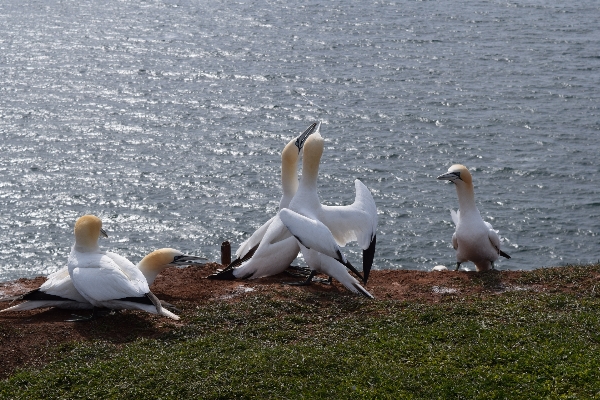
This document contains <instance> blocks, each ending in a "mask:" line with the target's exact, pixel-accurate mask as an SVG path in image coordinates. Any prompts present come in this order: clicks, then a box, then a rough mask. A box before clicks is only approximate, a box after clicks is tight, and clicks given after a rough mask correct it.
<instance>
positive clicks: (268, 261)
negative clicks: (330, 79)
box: [208, 123, 319, 280]
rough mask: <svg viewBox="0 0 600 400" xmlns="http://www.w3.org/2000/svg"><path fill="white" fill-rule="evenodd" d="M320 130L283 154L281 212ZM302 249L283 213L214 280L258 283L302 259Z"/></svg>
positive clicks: (254, 236) (314, 128)
mask: <svg viewBox="0 0 600 400" xmlns="http://www.w3.org/2000/svg"><path fill="white" fill-rule="evenodd" d="M318 129H319V124H317V123H313V124H311V125H310V126H309V127H308V129H306V130H305V131H304V132H303V133H302V134H300V135H299V136H298V137H296V138H294V139H292V140H290V141H289V142H288V144H287V145H286V146H285V147H284V148H283V151H282V152H281V186H282V191H283V194H282V196H281V200H280V201H279V210H281V209H283V208H285V207H287V206H288V205H289V204H290V201H291V200H292V198H293V197H294V195H295V194H296V190H297V189H298V160H299V158H300V153H301V152H302V149H303V147H304V143H305V142H306V140H307V139H308V137H309V136H310V135H311V134H313V133H314V132H315V131H317V130H318ZM299 252H300V246H298V242H297V241H296V239H295V238H294V237H293V236H292V235H291V234H290V233H289V231H288V230H287V229H285V226H284V225H283V224H282V223H281V220H280V219H279V213H277V214H276V215H275V216H274V217H272V218H271V219H270V220H268V221H267V222H266V223H264V224H263V225H262V226H261V227H260V228H258V229H257V230H256V231H255V232H254V233H253V234H252V235H251V236H250V238H248V239H247V240H246V241H245V242H243V243H242V244H241V245H240V247H239V248H238V250H237V251H236V253H235V255H236V259H235V260H234V261H233V262H232V263H231V264H229V265H228V266H227V267H226V268H225V269H224V270H223V271H220V272H218V273H216V274H214V275H211V276H209V277H208V278H210V279H225V280H227V279H236V278H239V279H256V278H263V277H266V276H271V275H277V274H279V273H281V272H283V271H285V270H286V269H287V268H288V267H289V266H290V264H291V263H292V261H294V259H295V258H296V257H297V256H298V253H299Z"/></svg>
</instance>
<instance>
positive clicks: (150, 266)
mask: <svg viewBox="0 0 600 400" xmlns="http://www.w3.org/2000/svg"><path fill="white" fill-rule="evenodd" d="M168 266H169V264H159V263H157V262H154V261H152V259H150V258H148V256H146V257H144V258H143V259H142V261H140V262H139V263H138V265H137V267H138V269H139V270H140V271H141V272H142V274H143V275H144V277H145V278H146V282H148V286H150V285H152V283H153V282H154V280H155V279H156V277H157V276H158V274H160V273H161V272H163V271H164V270H165V269H166V268H167V267H168Z"/></svg>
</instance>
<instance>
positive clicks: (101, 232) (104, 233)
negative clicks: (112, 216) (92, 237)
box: [100, 228, 108, 238]
mask: <svg viewBox="0 0 600 400" xmlns="http://www.w3.org/2000/svg"><path fill="white" fill-rule="evenodd" d="M100 236H102V237H105V238H107V237H108V235H107V233H106V231H105V230H104V229H102V228H100Z"/></svg>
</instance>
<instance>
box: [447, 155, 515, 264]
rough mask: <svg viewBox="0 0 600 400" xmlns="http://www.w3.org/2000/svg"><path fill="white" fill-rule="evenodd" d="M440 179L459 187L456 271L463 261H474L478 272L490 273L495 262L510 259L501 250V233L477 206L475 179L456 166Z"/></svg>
mask: <svg viewBox="0 0 600 400" xmlns="http://www.w3.org/2000/svg"><path fill="white" fill-rule="evenodd" d="M437 179H440V180H447V181H450V182H452V183H454V184H455V185H456V193H457V195H458V207H459V209H458V211H456V212H455V211H454V210H451V211H450V214H451V216H452V221H454V224H455V225H456V230H455V232H454V234H453V235H452V247H454V250H456V270H458V269H459V268H460V264H462V263H463V262H466V261H471V262H473V263H474V264H475V267H476V268H477V271H488V270H490V269H493V268H494V261H496V260H497V259H498V257H499V256H502V257H506V258H510V256H509V255H508V254H506V253H505V252H503V251H502V250H500V238H499V237H498V232H497V231H496V230H494V229H493V228H492V225H491V224H490V223H489V222H486V221H484V220H483V219H482V218H481V214H480V213H479V210H478V209H477V206H476V205H475V191H474V189H473V178H472V177H471V173H470V172H469V170H468V169H467V168H466V167H465V166H464V165H460V164H455V165H453V166H451V167H450V168H449V169H448V172H447V173H445V174H443V175H440V176H438V178H437Z"/></svg>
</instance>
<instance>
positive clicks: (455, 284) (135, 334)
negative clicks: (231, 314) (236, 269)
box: [0, 263, 597, 379]
mask: <svg viewBox="0 0 600 400" xmlns="http://www.w3.org/2000/svg"><path fill="white" fill-rule="evenodd" d="M221 267H222V266H221V265H220V264H216V263H211V264H207V265H204V266H190V267H187V268H183V269H180V268H168V269H167V270H165V271H164V272H163V273H162V274H161V275H159V276H158V278H157V279H156V281H155V282H154V284H153V285H152V287H151V290H152V292H153V293H154V294H156V296H157V297H158V298H159V299H161V300H165V301H167V302H170V303H172V304H174V305H176V306H177V307H178V308H179V309H180V310H182V311H181V312H180V313H179V315H180V316H181V320H180V321H173V320H170V319H167V318H164V317H158V316H155V315H152V314H148V313H144V312H140V311H123V312H121V313H119V314H116V315H111V316H110V317H104V318H100V319H97V320H92V321H87V322H77V323H73V322H66V320H67V319H70V318H72V315H73V311H70V310H60V309H53V308H44V309H37V310H31V311H23V312H8V313H0V379H2V378H6V377H8V376H10V375H11V374H12V373H13V372H14V371H15V369H17V368H19V367H31V366H41V365H43V364H44V363H46V362H47V361H48V359H49V358H50V357H51V353H50V351H49V349H51V348H55V347H56V346H59V345H61V344H65V345H68V343H73V342H84V341H94V340H106V341H110V342H111V343H115V344H119V343H126V342H130V341H132V340H135V339H136V338H139V337H145V338H152V337H157V336H160V335H161V334H163V333H165V332H168V331H169V330H172V329H174V328H176V327H177V326H180V325H184V324H185V323H186V313H190V312H192V311H193V310H194V309H196V308H197V307H203V306H210V305H211V303H212V304H214V303H215V302H219V301H243V299H244V298H246V297H247V296H254V295H256V294H257V293H261V292H263V293H264V292H265V291H269V290H274V288H276V290H291V291H312V292H329V293H332V294H333V293H336V294H339V295H340V296H355V295H354V294H352V293H350V292H348V291H347V290H346V289H345V288H344V287H343V286H342V285H340V284H339V283H338V282H335V281H334V282H333V284H331V285H323V284H312V285H310V286H302V287H298V286H289V285H283V283H284V282H289V281H294V280H296V281H297V280H298V279H299V278H295V277H292V276H290V275H289V274H285V273H284V274H280V275H277V276H273V277H269V278H263V279H257V280H252V281H242V280H235V281H218V280H209V279H206V277H207V276H208V275H210V274H211V273H213V272H214V271H215V270H216V269H217V268H221ZM559 268H560V267H559ZM524 273H525V272H521V271H490V272H484V273H477V272H462V271H461V272H454V271H447V272H420V271H406V270H401V271H372V272H371V276H370V278H369V283H368V285H367V286H366V288H367V290H369V291H370V292H371V293H372V294H373V295H374V296H375V298H376V299H383V300H398V301H409V302H421V303H435V302H439V301H443V300H448V299H449V298H464V297H468V296H473V295H475V296H478V295H481V296H493V295H497V294H498V293H503V292H506V291H521V290H528V291H540V292H543V291H547V290H551V291H557V290H558V291H564V292H572V291H574V290H581V289H583V288H585V289H586V290H592V291H593V290H595V283H596V282H597V277H596V276H593V277H588V278H587V279H586V282H575V283H573V284H568V283H565V284H563V285H562V286H561V285H558V286H556V285H554V286H552V287H551V288H549V287H548V286H545V285H543V284H535V283H534V284H527V285H523V284H522V283H519V282H521V281H522V280H521V279H520V277H521V276H522V274H524ZM44 281H45V278H43V277H38V278H35V279H20V280H18V281H14V282H6V283H0V298H1V297H7V296H15V295H20V294H23V293H26V292H28V291H30V290H33V289H36V288H38V287H39V286H40V285H41V284H42V283H43V282H44ZM375 301H377V300H375ZM10 305H11V304H10V303H9V302H0V309H4V308H7V307H9V306H10ZM77 313H78V314H80V315H88V314H89V311H78V312H77Z"/></svg>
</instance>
